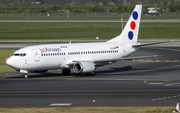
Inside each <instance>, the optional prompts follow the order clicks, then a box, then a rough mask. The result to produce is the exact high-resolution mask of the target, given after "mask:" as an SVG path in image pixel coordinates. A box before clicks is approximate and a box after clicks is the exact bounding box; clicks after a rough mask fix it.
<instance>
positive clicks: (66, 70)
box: [62, 69, 71, 75]
mask: <svg viewBox="0 0 180 113" xmlns="http://www.w3.org/2000/svg"><path fill="white" fill-rule="evenodd" d="M62 74H63V75H70V74H71V70H70V69H63V70H62Z"/></svg>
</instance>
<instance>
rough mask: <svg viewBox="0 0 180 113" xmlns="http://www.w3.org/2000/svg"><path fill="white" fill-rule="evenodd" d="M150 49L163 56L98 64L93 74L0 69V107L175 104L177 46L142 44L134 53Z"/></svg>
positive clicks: (179, 66)
mask: <svg viewBox="0 0 180 113" xmlns="http://www.w3.org/2000/svg"><path fill="white" fill-rule="evenodd" d="M153 54H165V55H166V57H162V58H151V59H144V60H136V61H122V62H119V63H115V64H112V65H107V66H103V67H100V68H98V69H97V70H96V75H95V76H86V75H84V74H80V75H79V74H74V73H73V74H72V75H70V76H63V75H62V74H61V71H59V70H54V71H49V72H47V73H44V74H43V73H39V74H37V73H33V74H29V78H28V79H23V78H21V75H20V74H19V73H9V74H8V75H6V74H5V73H3V74H0V87H1V90H0V107H50V106H81V107H84V106H95V107H96V106H175V105H176V103H177V102H178V100H179V99H180V90H179V88H180V76H179V73H180V57H179V56H180V47H143V48H141V49H140V50H139V51H138V52H137V53H135V54H134V56H140V55H153ZM145 81H146V82H145ZM93 100H95V102H93Z"/></svg>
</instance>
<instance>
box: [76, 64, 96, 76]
mask: <svg viewBox="0 0 180 113" xmlns="http://www.w3.org/2000/svg"><path fill="white" fill-rule="evenodd" d="M73 71H74V72H75V73H94V71H95V66H94V63H92V62H76V63H75V64H74V65H73Z"/></svg>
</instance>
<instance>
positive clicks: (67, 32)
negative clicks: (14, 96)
mask: <svg viewBox="0 0 180 113" xmlns="http://www.w3.org/2000/svg"><path fill="white" fill-rule="evenodd" d="M124 25H125V24H124ZM121 31H122V29H121V23H116V22H115V23H114V22H113V23H103V22H99V23H96V22H89V23H83V22H77V23H73V22H69V23H60V22H58V23H56V22H55V23H54V22H45V23H43V22H42V23H41V22H32V23H31V22H30V23H27V22H4V23H3V22H1V23H0V40H1V41H4V40H6V41H8V40H95V37H99V38H100V40H109V39H111V38H113V37H115V36H117V35H119V34H120V33H121ZM179 33H180V24H179V23H141V25H140V31H139V39H141V40H151V39H153V40H154V39H158V40H164V39H170V40H171V39H179V38H180V37H179Z"/></svg>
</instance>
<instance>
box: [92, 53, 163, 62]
mask: <svg viewBox="0 0 180 113" xmlns="http://www.w3.org/2000/svg"><path fill="white" fill-rule="evenodd" d="M153 57H165V55H150V56H139V57H125V58H116V59H104V60H95V61H94V63H103V62H115V61H120V60H134V59H141V58H153Z"/></svg>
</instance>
